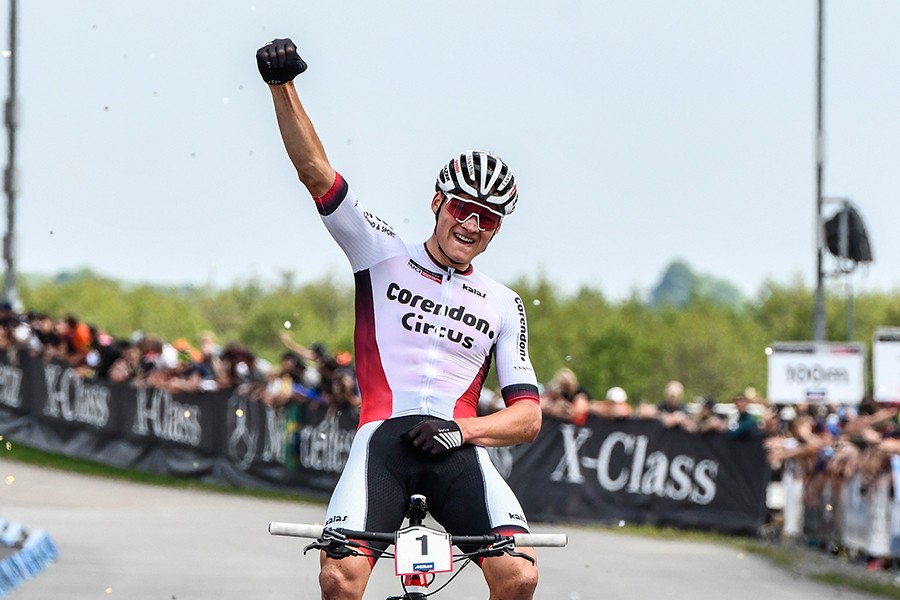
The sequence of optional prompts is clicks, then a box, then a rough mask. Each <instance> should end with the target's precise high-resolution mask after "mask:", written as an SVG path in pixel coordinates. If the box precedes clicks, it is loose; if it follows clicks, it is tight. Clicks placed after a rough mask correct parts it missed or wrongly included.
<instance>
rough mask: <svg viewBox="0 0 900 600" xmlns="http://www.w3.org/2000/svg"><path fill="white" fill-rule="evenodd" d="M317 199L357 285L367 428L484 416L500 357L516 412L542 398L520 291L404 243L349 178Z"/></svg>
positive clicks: (503, 382) (358, 354) (507, 398)
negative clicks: (392, 421)
mask: <svg viewBox="0 0 900 600" xmlns="http://www.w3.org/2000/svg"><path fill="white" fill-rule="evenodd" d="M315 200H316V206H317V208H318V211H319V214H320V215H321V216H322V221H323V222H324V223H325V226H326V228H327V229H328V231H329V232H330V233H331V235H332V236H333V237H334V239H335V240H336V241H337V242H338V244H339V245H340V247H341V248H342V249H343V250H344V253H345V254H346V255H347V257H348V258H349V259H350V265H351V266H352V267H353V272H354V277H355V279H356V332H355V339H354V346H355V360H356V371H357V379H358V381H359V388H360V394H361V396H362V411H361V414H360V420H359V424H360V426H362V425H364V424H365V423H368V422H371V421H378V420H383V419H388V418H392V417H400V416H405V415H432V416H435V417H439V418H442V419H453V418H458V417H474V416H476V410H477V407H478V399H479V396H480V394H481V389H482V386H483V384H484V380H485V377H486V376H487V374H488V371H489V370H490V366H491V359H492V357H493V358H494V360H495V361H496V368H497V378H498V381H499V383H500V391H501V394H502V396H503V400H504V402H505V403H506V405H507V406H509V405H511V404H513V403H515V402H519V401H522V400H527V401H533V402H537V401H538V389H537V380H536V378H535V374H534V369H533V368H532V366H531V360H530V358H529V357H528V329H527V325H526V320H525V307H524V305H523V304H522V300H521V299H520V298H519V296H518V295H517V294H516V293H515V292H513V291H512V290H510V289H509V288H507V287H505V286H503V285H501V284H499V283H497V282H496V281H494V280H493V279H490V278H488V277H486V276H485V275H482V274H481V273H480V272H479V271H476V270H475V269H474V268H473V267H471V266H469V268H468V270H466V271H456V270H454V269H449V270H448V269H447V268H446V267H443V266H442V265H440V264H439V263H438V262H437V261H436V260H434V258H432V257H431V255H430V254H429V253H428V251H427V250H426V248H425V245H424V244H418V245H408V244H405V243H403V241H402V240H401V239H400V238H398V237H397V235H396V234H395V233H394V231H393V229H391V227H390V226H388V225H387V223H385V222H384V221H382V220H381V219H379V218H378V217H376V216H375V215H373V214H371V213H369V212H366V211H365V210H363V209H362V207H361V206H360V205H359V202H358V200H357V198H356V195H355V194H354V193H353V191H352V190H351V189H350V188H349V187H348V185H347V183H346V182H345V181H344V179H343V178H342V177H341V176H340V175H337V177H336V179H335V182H334V185H332V187H331V189H330V190H329V191H328V192H327V193H326V194H325V195H324V196H321V197H318V198H316V199H315Z"/></svg>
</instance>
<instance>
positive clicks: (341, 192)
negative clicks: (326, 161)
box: [313, 173, 350, 216]
mask: <svg viewBox="0 0 900 600" xmlns="http://www.w3.org/2000/svg"><path fill="white" fill-rule="evenodd" d="M349 189H350V188H349V186H348V185H347V182H346V181H344V178H343V177H341V174H340V173H335V174H334V183H332V184H331V187H330V188H329V189H328V191H327V192H325V193H324V194H322V195H321V196H314V197H313V200H314V201H315V203H316V210H318V211H319V214H320V215H323V216H324V215H330V214H331V213H333V212H334V211H335V210H337V207H338V206H340V205H341V202H343V201H344V198H346V197H347V190H349Z"/></svg>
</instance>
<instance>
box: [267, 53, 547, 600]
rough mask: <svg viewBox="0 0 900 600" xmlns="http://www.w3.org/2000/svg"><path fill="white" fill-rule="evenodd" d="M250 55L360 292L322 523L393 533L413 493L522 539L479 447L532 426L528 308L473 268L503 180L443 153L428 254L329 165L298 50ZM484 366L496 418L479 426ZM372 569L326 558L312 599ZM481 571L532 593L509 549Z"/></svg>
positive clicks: (504, 589)
mask: <svg viewBox="0 0 900 600" xmlns="http://www.w3.org/2000/svg"><path fill="white" fill-rule="evenodd" d="M256 57H257V65H258V67H259V71H260V74H261V75H262V77H263V80H264V81H265V82H266V83H268V84H269V90H270V91H271V93H272V98H273V101H274V105H275V114H276V117H277V120H278V126H279V129H280V132H281V137H282V140H283V142H284V145H285V148H286V150H287V153H288V156H289V158H290V159H291V162H292V163H293V165H294V167H295V169H296V171H297V175H298V177H299V179H300V181H301V182H302V183H303V185H304V186H306V189H307V190H308V191H309V193H310V194H311V195H312V196H313V199H314V200H315V204H316V208H317V209H318V212H319V215H320V216H321V218H322V221H323V223H324V224H325V227H326V228H327V229H328V231H329V232H330V233H331V235H332V236H333V237H334V239H335V240H336V241H337V243H338V244H339V245H340V247H341V248H342V249H343V250H344V252H345V253H346V255H347V257H348V259H349V260H350V264H351V266H352V268H353V272H354V278H355V283H356V328H355V333H354V336H355V337H354V346H355V358H356V368H357V377H358V381H359V388H360V394H361V396H362V408H361V413H360V424H359V429H358V431H357V433H356V436H355V438H354V441H353V445H352V448H351V450H350V455H349V458H348V461H347V465H346V467H345V468H344V471H343V473H342V474H341V478H340V481H339V482H338V484H337V487H336V488H335V490H334V492H333V494H332V497H331V501H330V503H329V506H328V510H327V513H326V519H325V524H326V525H334V526H341V527H344V528H347V529H357V530H361V529H367V530H370V531H393V530H395V529H397V528H398V527H400V526H401V525H402V522H403V518H404V514H405V510H406V506H407V502H408V499H409V496H410V495H411V494H414V493H420V494H424V495H425V496H426V497H427V498H428V505H429V509H430V512H431V514H432V515H433V516H434V517H435V519H436V520H437V521H438V522H440V523H441V524H442V525H443V526H444V527H445V528H446V529H447V530H448V531H449V532H451V533H457V534H480V533H488V532H502V533H509V532H512V533H515V532H523V531H527V527H528V524H527V522H526V520H525V517H524V515H523V511H522V509H521V506H520V505H519V502H518V500H517V499H516V497H515V495H514V494H513V492H512V490H511V489H510V488H509V486H508V485H507V484H506V482H505V481H504V480H503V478H502V477H501V476H500V475H499V474H498V472H497V471H496V469H495V468H494V467H493V465H492V464H491V461H490V458H489V457H488V454H487V451H486V450H485V446H509V445H512V444H518V443H522V442H530V441H532V440H533V439H534V437H535V436H536V435H537V433H538V431H539V430H540V426H541V409H540V405H539V403H538V390H537V381H536V378H535V375H534V370H533V369H532V366H531V362H530V359H529V357H528V339H527V327H526V322H525V310H524V305H523V303H522V301H521V299H520V298H519V297H518V296H517V295H516V294H515V293H514V292H513V291H511V290H510V289H508V288H506V287H504V286H502V285H500V284H499V283H497V282H495V281H494V280H492V279H490V278H488V277H486V276H484V275H483V274H481V273H480V272H479V271H477V270H475V269H474V267H473V266H472V259H474V258H475V257H476V256H478V255H479V254H481V253H482V252H483V251H484V250H485V248H487V246H488V243H489V242H490V241H491V240H492V239H493V237H494V236H495V235H496V234H497V232H498V231H500V227H501V224H502V222H503V219H504V217H505V216H506V215H508V214H510V213H511V212H512V211H513V209H514V208H515V205H516V200H517V198H518V192H517V190H516V183H515V178H514V177H513V175H512V172H511V171H510V170H509V167H508V166H507V165H506V164H505V163H503V161H501V160H500V159H499V158H497V157H496V156H493V155H491V154H488V153H484V152H466V153H463V154H459V155H457V156H455V157H453V159H452V160H450V161H449V163H448V164H447V165H445V166H444V167H443V169H442V170H441V171H440V173H439V174H438V178H437V183H436V185H435V193H434V196H433V197H432V198H431V210H432V212H433V213H434V215H435V227H434V230H433V231H432V232H431V235H430V237H429V238H428V239H427V240H426V241H425V243H424V244H421V243H420V244H405V243H404V242H402V241H401V240H400V239H399V238H398V237H397V235H396V234H395V232H394V231H393V230H392V229H391V227H390V226H389V225H387V224H386V223H385V222H384V221H382V220H381V219H379V218H378V217H376V216H375V215H373V214H372V213H370V212H368V211H366V210H364V209H363V208H362V206H361V204H360V202H359V200H358V199H357V197H356V195H355V194H354V193H353V191H352V189H350V187H349V186H348V184H347V182H346V181H345V180H344V178H343V177H342V176H341V175H339V174H338V173H337V172H335V170H334V169H333V168H332V166H331V164H330V163H329V162H328V158H327V156H326V154H325V150H324V148H323V146H322V143H321V141H320V139H319V137H318V135H317V134H316V132H315V129H314V128H313V125H312V122H311V121H310V119H309V117H308V116H307V114H306V111H305V110H304V108H303V106H302V104H301V102H300V99H299V96H298V94H297V91H296V88H295V86H294V83H293V79H294V77H296V76H297V75H298V74H300V73H302V72H303V71H304V70H305V69H306V63H304V62H303V60H302V59H301V58H300V57H299V55H298V54H297V48H296V46H295V45H294V43H293V42H292V41H291V40H289V39H277V40H274V41H272V42H270V43H269V44H266V45H265V46H263V47H262V48H260V50H259V51H258V52H257V55H256ZM492 360H493V361H495V362H496V369H497V377H498V380H499V383H500V386H501V392H502V396H503V399H504V402H505V404H506V408H504V409H503V410H500V411H498V412H495V413H492V414H491V415H488V416H482V417H479V416H477V415H476V409H477V406H478V399H479V396H480V392H481V388H482V385H483V384H484V380H485V377H486V376H487V373H488V371H489V369H490V365H491V362H492ZM522 551H524V552H527V553H528V554H530V555H532V556H533V555H534V552H533V550H532V549H530V548H528V549H522ZM334 554H336V553H334ZM374 562H375V557H373V556H350V557H344V558H340V557H338V556H331V555H330V554H329V553H328V552H323V553H322V560H321V570H320V574H319V584H320V587H321V590H322V597H323V598H326V599H338V598H340V599H344V598H352V599H358V598H362V595H363V592H364V590H365V587H366V583H367V581H368V579H369V575H370V572H371V568H372V566H373V565H374ZM481 567H482V571H483V573H484V576H485V580H486V581H487V584H488V587H489V589H490V597H491V598H493V599H500V598H502V599H504V600H516V599H526V600H527V599H530V598H532V597H533V595H534V590H535V587H536V585H537V569H536V567H535V566H534V565H532V564H531V563H530V562H529V561H526V560H523V559H522V558H517V557H512V556H509V555H505V554H504V555H502V556H499V557H491V558H485V559H484V560H483V561H482V562H481Z"/></svg>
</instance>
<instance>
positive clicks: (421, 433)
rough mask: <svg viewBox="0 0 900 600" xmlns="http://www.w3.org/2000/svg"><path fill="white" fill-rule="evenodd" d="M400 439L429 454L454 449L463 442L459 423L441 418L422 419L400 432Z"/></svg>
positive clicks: (433, 454) (432, 454)
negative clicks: (402, 432) (410, 427)
mask: <svg viewBox="0 0 900 600" xmlns="http://www.w3.org/2000/svg"><path fill="white" fill-rule="evenodd" d="M400 439H401V440H403V441H404V442H406V443H407V444H410V445H411V446H412V447H414V448H418V449H419V450H421V451H422V452H424V453H425V454H430V455H431V456H437V455H438V454H443V453H445V452H450V451H451V450H456V449H457V448H459V447H460V446H462V443H463V439H462V432H461V431H460V430H459V425H457V424H456V423H455V422H453V421H444V420H443V419H429V420H427V421H422V422H421V423H419V424H418V425H416V426H415V427H413V428H412V429H410V430H409V431H407V432H406V433H404V434H402V435H401V436H400Z"/></svg>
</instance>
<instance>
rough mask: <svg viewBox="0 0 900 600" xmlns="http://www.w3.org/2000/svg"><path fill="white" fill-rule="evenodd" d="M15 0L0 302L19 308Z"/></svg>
mask: <svg viewBox="0 0 900 600" xmlns="http://www.w3.org/2000/svg"><path fill="white" fill-rule="evenodd" d="M16 4H17V0H10V2H9V52H10V55H9V95H8V97H7V98H6V106H5V107H4V108H5V110H4V122H5V124H6V133H7V136H6V139H7V152H8V154H7V163H6V170H5V171H4V172H3V191H4V192H6V235H5V236H3V262H4V266H5V277H4V279H3V301H4V302H8V303H9V304H10V305H11V306H12V307H13V308H14V309H16V310H18V309H19V308H20V306H19V295H18V292H17V290H16V259H15V250H16V248H15V246H16V231H15V227H16V187H17V186H16V116H17V115H16V60H17V55H18V52H17V48H16V46H17V43H18V40H17V39H16V37H17V36H16V29H17V21H18V18H17V14H16V13H17V11H16V8H17V7H16Z"/></svg>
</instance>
